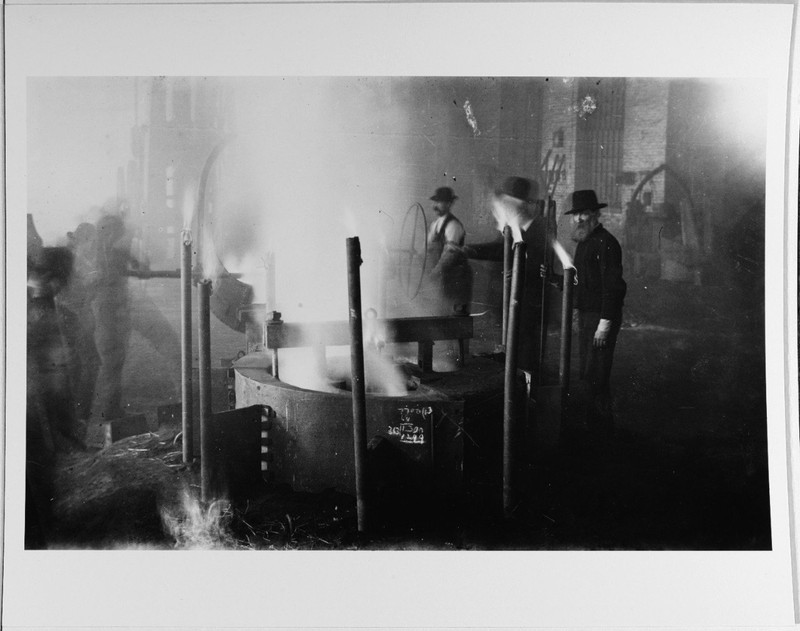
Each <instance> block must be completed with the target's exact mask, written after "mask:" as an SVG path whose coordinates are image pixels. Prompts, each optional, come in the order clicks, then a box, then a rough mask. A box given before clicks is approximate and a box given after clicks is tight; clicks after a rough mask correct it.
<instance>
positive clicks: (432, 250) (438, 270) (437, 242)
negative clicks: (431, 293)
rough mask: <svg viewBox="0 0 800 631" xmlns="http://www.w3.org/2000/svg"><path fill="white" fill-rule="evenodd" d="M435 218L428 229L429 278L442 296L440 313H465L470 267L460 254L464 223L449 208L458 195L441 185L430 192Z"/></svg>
mask: <svg viewBox="0 0 800 631" xmlns="http://www.w3.org/2000/svg"><path fill="white" fill-rule="evenodd" d="M430 199H431V201H433V212H434V213H435V214H436V220H435V221H434V222H433V223H432V224H431V227H430V229H429V230H428V257H429V263H430V265H431V271H430V279H431V280H432V281H433V285H434V287H435V289H436V293H437V296H439V297H441V300H442V305H443V306H442V312H443V315H453V314H466V313H468V312H469V304H470V302H472V268H471V267H470V264H469V260H468V259H467V257H466V256H465V255H464V251H463V246H464V239H465V238H466V234H467V233H466V231H465V230H464V225H463V224H462V223H461V222H460V221H459V220H458V218H457V217H456V216H455V215H453V213H452V212H451V209H452V207H453V203H454V202H455V201H456V200H457V199H458V196H457V195H456V194H455V193H454V192H453V189H452V188H450V187H449V186H441V187H439V188H437V189H436V192H435V193H434V194H433V195H432V196H431V198H430Z"/></svg>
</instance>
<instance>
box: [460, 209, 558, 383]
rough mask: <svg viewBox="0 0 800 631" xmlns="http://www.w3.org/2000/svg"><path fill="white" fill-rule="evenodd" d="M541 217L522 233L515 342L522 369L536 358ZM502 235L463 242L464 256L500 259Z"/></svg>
mask: <svg viewBox="0 0 800 631" xmlns="http://www.w3.org/2000/svg"><path fill="white" fill-rule="evenodd" d="M544 239H545V220H544V219H543V218H541V217H536V218H535V219H534V220H533V223H531V225H530V226H528V229H527V230H525V231H524V232H523V233H522V240H523V241H524V242H525V243H526V245H527V248H526V250H525V254H526V259H525V286H524V296H523V298H522V304H521V305H520V314H519V315H520V324H521V326H520V331H519V343H518V345H517V346H518V365H519V367H520V368H522V369H524V370H534V369H535V368H536V366H537V364H538V360H539V331H540V328H541V326H540V324H541V317H542V278H541V276H540V275H539V266H540V265H541V264H542V263H543V262H544V253H545V241H544ZM503 248H504V243H503V236H502V235H500V236H498V238H497V239H496V240H495V241H490V242H488V243H477V244H474V245H467V246H466V248H465V250H466V252H467V256H468V257H469V258H471V259H475V260H484V261H502V260H503Z"/></svg>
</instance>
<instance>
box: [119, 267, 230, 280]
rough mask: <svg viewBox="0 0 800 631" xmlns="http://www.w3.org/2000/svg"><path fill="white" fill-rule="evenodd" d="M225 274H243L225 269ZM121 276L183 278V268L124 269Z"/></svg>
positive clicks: (143, 278)
mask: <svg viewBox="0 0 800 631" xmlns="http://www.w3.org/2000/svg"><path fill="white" fill-rule="evenodd" d="M225 273H226V275H228V276H230V277H231V278H242V277H243V276H244V274H241V273H239V272H228V271H227V270H226V272H225ZM123 276H128V277H130V278H139V279H141V280H147V279H148V278H176V279H177V278H181V279H182V278H183V269H176V270H171V269H161V270H158V269H155V270H125V272H124V273H123Z"/></svg>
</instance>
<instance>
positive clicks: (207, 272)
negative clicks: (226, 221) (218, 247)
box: [199, 225, 222, 280]
mask: <svg viewBox="0 0 800 631" xmlns="http://www.w3.org/2000/svg"><path fill="white" fill-rule="evenodd" d="M199 245H200V264H201V271H202V273H203V279H205V280H215V279H216V278H217V277H218V276H219V275H220V273H222V266H221V265H220V261H219V259H218V258H217V253H216V251H215V250H214V239H213V237H212V235H211V226H210V225H208V226H206V229H205V230H203V242H202V243H200V244H199Z"/></svg>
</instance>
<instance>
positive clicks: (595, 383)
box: [552, 190, 627, 435]
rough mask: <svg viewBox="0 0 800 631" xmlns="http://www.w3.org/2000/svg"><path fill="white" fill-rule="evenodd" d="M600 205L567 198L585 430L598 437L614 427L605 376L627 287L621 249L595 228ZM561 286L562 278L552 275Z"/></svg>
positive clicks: (581, 194)
mask: <svg viewBox="0 0 800 631" xmlns="http://www.w3.org/2000/svg"><path fill="white" fill-rule="evenodd" d="M607 205H608V204H604V203H600V202H598V200H597V195H596V193H595V192H594V191H593V190H578V191H575V192H574V193H572V196H571V205H570V210H568V211H567V212H566V213H565V214H567V215H571V216H572V221H573V230H572V239H573V241H575V242H576V243H577V246H576V248H575V260H574V265H575V270H576V274H575V276H576V278H575V287H574V295H573V296H574V302H573V306H574V308H575V309H576V310H577V311H578V342H577V346H578V358H579V371H580V372H579V375H580V378H581V379H582V380H584V381H585V382H586V384H587V386H588V393H589V397H588V399H589V400H588V402H587V403H588V406H589V409H588V417H587V420H588V422H589V427H590V429H592V430H594V431H597V432H600V433H601V434H603V435H608V433H609V432H610V431H611V429H612V428H613V414H612V409H611V392H610V377H611V365H612V363H613V359H614V349H615V348H616V345H617V336H618V334H619V330H620V326H621V325H622V306H623V302H624V300H625V293H626V291H627V285H626V283H625V281H624V280H623V278H622V248H621V247H620V244H619V241H617V239H616V238H615V237H614V235H612V234H611V233H610V232H609V231H608V230H606V229H605V228H604V227H603V224H601V223H600V210H601V209H602V208H605V207H606V206H607ZM552 278H553V279H554V280H555V282H556V283H557V284H559V285H563V277H562V276H555V275H554V276H553V277H552Z"/></svg>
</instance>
